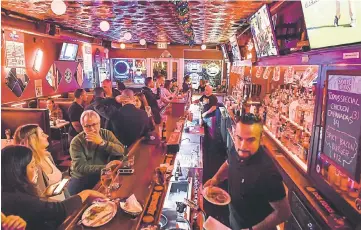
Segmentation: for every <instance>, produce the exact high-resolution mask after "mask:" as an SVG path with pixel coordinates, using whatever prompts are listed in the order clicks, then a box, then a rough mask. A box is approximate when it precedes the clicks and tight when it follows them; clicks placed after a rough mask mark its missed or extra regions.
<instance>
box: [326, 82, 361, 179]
mask: <svg viewBox="0 0 361 230" xmlns="http://www.w3.org/2000/svg"><path fill="white" fill-rule="evenodd" d="M360 113H361V76H350V75H329V77H328V91H327V107H326V124H325V139H324V145H323V151H322V152H323V154H324V155H325V156H326V157H327V158H328V159H330V160H331V161H332V162H333V163H334V164H335V165H336V167H338V168H339V169H340V170H341V171H342V172H344V173H345V174H347V175H348V176H349V177H350V178H352V179H354V180H356V181H359V179H360V167H361V162H360V160H359V159H360V151H359V150H360V137H361V119H360Z"/></svg>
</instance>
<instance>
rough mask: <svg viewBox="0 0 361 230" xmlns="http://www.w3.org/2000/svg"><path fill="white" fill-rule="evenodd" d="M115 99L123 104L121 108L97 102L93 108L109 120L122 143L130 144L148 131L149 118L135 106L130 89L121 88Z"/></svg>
mask: <svg viewBox="0 0 361 230" xmlns="http://www.w3.org/2000/svg"><path fill="white" fill-rule="evenodd" d="M116 99H117V101H118V102H120V103H122V104H123V107H122V108H120V109H117V108H115V107H114V106H109V105H105V104H99V105H97V106H95V110H96V111H97V112H98V113H99V114H100V115H101V116H104V117H106V118H107V119H108V120H109V121H110V123H111V126H112V130H113V131H114V134H115V136H116V137H117V138H118V139H119V140H120V141H121V142H122V143H123V144H125V145H126V146H130V145H131V144H133V143H134V142H135V141H136V140H137V139H139V138H140V137H141V136H143V135H145V134H146V133H147V132H148V131H149V124H150V122H149V118H148V115H147V112H145V111H144V110H141V109H137V108H136V107H135V96H134V92H133V91H132V90H130V89H125V90H123V92H122V95H121V96H118V97H116Z"/></svg>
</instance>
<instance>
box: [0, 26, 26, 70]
mask: <svg viewBox="0 0 361 230" xmlns="http://www.w3.org/2000/svg"><path fill="white" fill-rule="evenodd" d="M4 34H5V60H6V67H7V68H16V67H22V68H25V51H24V33H21V32H18V31H9V30H5V32H4Z"/></svg>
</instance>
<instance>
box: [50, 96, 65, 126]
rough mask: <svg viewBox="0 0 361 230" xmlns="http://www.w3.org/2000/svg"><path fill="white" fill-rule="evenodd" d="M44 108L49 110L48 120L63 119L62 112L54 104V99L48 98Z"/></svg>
mask: <svg viewBox="0 0 361 230" xmlns="http://www.w3.org/2000/svg"><path fill="white" fill-rule="evenodd" d="M46 108H47V109H48V110H49V117H50V120H52V121H53V120H57V119H63V111H62V110H61V109H60V108H59V106H58V105H57V104H55V102H54V99H52V98H48V100H47V101H46Z"/></svg>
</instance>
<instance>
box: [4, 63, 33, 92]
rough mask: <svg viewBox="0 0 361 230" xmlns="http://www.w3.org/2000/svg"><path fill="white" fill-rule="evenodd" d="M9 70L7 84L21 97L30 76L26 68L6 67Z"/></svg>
mask: <svg viewBox="0 0 361 230" xmlns="http://www.w3.org/2000/svg"><path fill="white" fill-rule="evenodd" d="M5 71H6V72H7V75H6V78H5V84H6V85H7V86H8V87H9V88H10V90H11V91H12V92H13V93H14V94H15V95H16V96H17V97H20V96H21V95H22V94H23V92H24V90H25V88H26V86H27V85H28V83H29V77H28V75H26V71H25V69H24V68H5Z"/></svg>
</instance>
